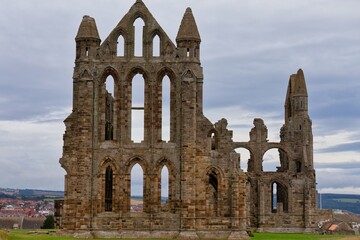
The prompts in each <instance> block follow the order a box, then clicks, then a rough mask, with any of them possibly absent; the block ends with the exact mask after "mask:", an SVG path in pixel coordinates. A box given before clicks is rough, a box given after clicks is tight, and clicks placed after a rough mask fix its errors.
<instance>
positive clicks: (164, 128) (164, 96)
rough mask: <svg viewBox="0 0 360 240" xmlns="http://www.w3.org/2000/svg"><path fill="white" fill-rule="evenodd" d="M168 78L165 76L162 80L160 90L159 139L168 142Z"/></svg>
mask: <svg viewBox="0 0 360 240" xmlns="http://www.w3.org/2000/svg"><path fill="white" fill-rule="evenodd" d="M170 85H171V84H170V78H169V77H168V76H167V75H165V76H164V78H163V79H162V90H161V101H162V102H161V112H162V116H161V121H162V123H161V138H162V140H163V141H170V91H171V90H170Z"/></svg>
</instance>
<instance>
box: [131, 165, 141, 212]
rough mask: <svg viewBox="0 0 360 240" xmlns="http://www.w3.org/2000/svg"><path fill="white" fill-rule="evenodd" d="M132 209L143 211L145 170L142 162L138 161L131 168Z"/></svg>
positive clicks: (132, 210) (133, 210)
mask: <svg viewBox="0 0 360 240" xmlns="http://www.w3.org/2000/svg"><path fill="white" fill-rule="evenodd" d="M130 175H131V180H130V181H131V184H130V185H131V186H130V196H131V199H130V205H131V207H130V211H131V212H142V211H143V200H144V172H143V169H142V167H141V166H140V164H138V163H136V164H135V165H134V166H133V167H132V169H131V174H130Z"/></svg>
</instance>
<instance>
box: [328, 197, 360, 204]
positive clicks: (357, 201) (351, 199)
mask: <svg viewBox="0 0 360 240" xmlns="http://www.w3.org/2000/svg"><path fill="white" fill-rule="evenodd" d="M333 200H335V201H338V202H344V203H359V202H360V200H359V199H353V198H334V199H333Z"/></svg>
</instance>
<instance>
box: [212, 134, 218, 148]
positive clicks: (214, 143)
mask: <svg viewBox="0 0 360 240" xmlns="http://www.w3.org/2000/svg"><path fill="white" fill-rule="evenodd" d="M210 138H211V146H210V149H211V150H216V143H217V141H216V134H215V132H212V133H211V136H210Z"/></svg>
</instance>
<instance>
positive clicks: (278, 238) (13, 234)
mask: <svg viewBox="0 0 360 240" xmlns="http://www.w3.org/2000/svg"><path fill="white" fill-rule="evenodd" d="M63 239H64V240H66V239H75V238H72V237H63V236H56V235H55V232H48V231H37V233H32V232H31V231H26V230H10V231H2V230H0V240H63ZM76 239H78V240H82V239H80V238H76ZM251 239H254V240H285V239H286V240H306V239H315V240H316V239H321V240H337V239H339V240H341V239H344V240H346V239H349V240H350V239H351V240H355V239H360V237H358V238H357V237H354V236H352V237H351V236H344V235H331V236H330V235H328V236H324V235H314V234H275V233H255V234H254V237H253V238H251ZM107 240H115V239H109V238H108V239H107ZM117 240H119V239H117ZM131 240H134V239H131Z"/></svg>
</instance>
